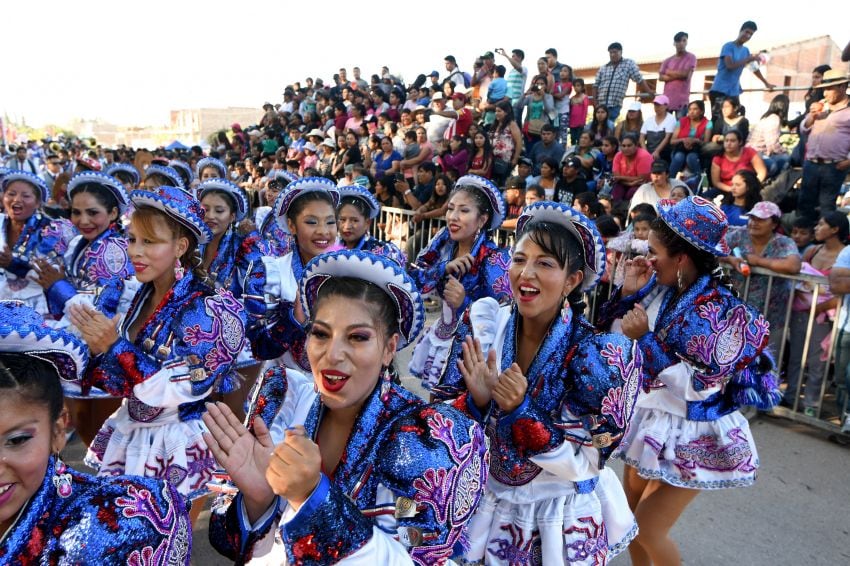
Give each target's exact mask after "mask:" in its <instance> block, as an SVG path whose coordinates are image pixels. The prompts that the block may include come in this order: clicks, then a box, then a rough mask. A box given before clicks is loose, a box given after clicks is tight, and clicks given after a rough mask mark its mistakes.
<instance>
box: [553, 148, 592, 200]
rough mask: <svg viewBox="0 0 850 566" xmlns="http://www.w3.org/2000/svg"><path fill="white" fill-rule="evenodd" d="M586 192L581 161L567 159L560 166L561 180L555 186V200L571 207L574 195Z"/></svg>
mask: <svg viewBox="0 0 850 566" xmlns="http://www.w3.org/2000/svg"><path fill="white" fill-rule="evenodd" d="M585 191H587V179H585V178H584V172H583V168H582V166H581V160H580V159H579V158H578V157H568V158H566V159H564V161H563V163H562V164H561V178H560V179H558V183H557V184H556V185H555V200H556V201H557V202H560V203H563V204H566V205H567V206H572V204H573V199H574V198H575V195H577V194H579V193H583V192H585Z"/></svg>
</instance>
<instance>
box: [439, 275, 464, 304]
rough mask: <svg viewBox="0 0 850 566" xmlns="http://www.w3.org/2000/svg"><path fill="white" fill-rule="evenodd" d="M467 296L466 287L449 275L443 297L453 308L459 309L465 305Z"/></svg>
mask: <svg viewBox="0 0 850 566" xmlns="http://www.w3.org/2000/svg"><path fill="white" fill-rule="evenodd" d="M465 298H466V289H464V288H463V285H461V283H460V281H458V280H457V279H456V278H454V277H452V276H451V275H449V277H448V279H447V281H446V285H445V287H444V288H443V299H444V300H445V301H446V303H448V305H449V306H450V307H452V309H453V310H455V311H457V310H458V309H459V308H460V307H461V306H462V305H463V300H464V299H465Z"/></svg>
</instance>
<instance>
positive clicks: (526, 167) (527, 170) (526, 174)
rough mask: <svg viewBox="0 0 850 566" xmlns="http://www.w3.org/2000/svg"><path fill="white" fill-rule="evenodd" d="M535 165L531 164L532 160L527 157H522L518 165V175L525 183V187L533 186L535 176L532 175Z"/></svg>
mask: <svg viewBox="0 0 850 566" xmlns="http://www.w3.org/2000/svg"><path fill="white" fill-rule="evenodd" d="M533 167H534V165H533V164H532V163H531V160H530V159H529V158H527V157H520V158H519V161H517V164H516V174H517V177H519V178H521V179H522V180H524V181H525V186H526V187H528V186H529V185H530V184H532V180H533V179H534V175H532V174H531V170H532V168H533Z"/></svg>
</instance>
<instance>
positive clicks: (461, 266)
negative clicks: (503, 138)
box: [409, 175, 511, 389]
mask: <svg viewBox="0 0 850 566" xmlns="http://www.w3.org/2000/svg"><path fill="white" fill-rule="evenodd" d="M504 218H505V201H504V200H503V199H502V194H501V192H500V191H499V189H498V187H496V185H494V184H493V183H492V182H491V181H489V180H488V179H485V178H483V177H479V176H477V175H465V176H463V177H461V178H460V179H458V180H457V183H455V187H454V189H452V192H451V195H450V196H449V204H448V212H447V213H446V221H447V223H448V225H447V226H446V227H445V228H443V229H441V230H440V231H439V232H437V234H436V235H435V236H434V237H433V238H432V239H431V241H430V242H429V243H428V247H427V248H426V249H424V250H422V251H421V252H420V253H419V256H418V257H417V258H416V262H415V263H414V264H413V265H412V266H411V268H410V274H411V276H412V277H413V278H414V280H416V283H417V284H418V285H419V290H420V292H421V293H422V294H423V295H425V294H428V293H431V292H432V291H434V290H436V291H437V293H439V295H440V297H442V299H443V307H442V312H441V315H440V318H439V319H438V320H437V321H436V322H435V323H434V324H432V325H431V327H430V328H428V330H427V332H426V333H425V335H424V336H423V337H422V340H421V341H420V342H419V343H418V344H417V345H416V349H415V350H414V352H413V356H412V357H411V359H410V366H409V369H410V372H411V373H412V374H413V375H414V376H416V377H418V378H420V379H421V380H422V386H423V387H424V388H425V389H431V387H432V386H433V385H434V384H435V383H436V382H437V380H438V378H439V377H440V374H441V373H442V371H443V368H444V366H445V364H446V361H447V356H448V352H449V348H450V346H451V341H452V337H453V336H452V329H454V327H455V326H457V321H458V318H459V316H460V314H461V313H463V312H464V311H465V310H466V308H467V307H468V306H469V304H470V303H472V302H473V301H476V300H478V299H481V298H484V297H493V298H494V299H496V300H497V301H498V302H499V303H505V302H507V301H509V300H510V298H511V287H510V284H509V283H508V274H507V269H508V263H509V255H508V251H507V250H505V249H502V248H500V247H499V246H497V245H496V243H495V242H494V241H493V240H492V238H491V237H490V235H491V233H492V231H493V230H496V229H497V228H498V227H499V226H501V224H502V220H503V219H504Z"/></svg>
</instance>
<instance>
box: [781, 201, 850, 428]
mask: <svg viewBox="0 0 850 566" xmlns="http://www.w3.org/2000/svg"><path fill="white" fill-rule="evenodd" d="M848 233H850V224H848V221H847V216H846V215H845V214H844V213H843V212H838V211H832V212H827V213H826V214H825V215H823V217H821V219H820V220H819V221H818V223H817V226H815V239H816V240H817V241H818V242H819V243H818V244H817V245H814V246H812V247H810V248H809V249H808V250H806V253H805V254H804V255H803V268H802V270H801V272H802V273H806V274H809V275H822V276H825V277H829V273H830V271H831V270H832V266H833V265H834V264H835V261H836V259H837V258H838V254H839V253H841V250H843V249H844V246H845V244H846V242H847V236H848ZM813 291H814V289H813V288H812V286H811V284H809V283H807V282H801V284H798V285H797V288H796V290H795V291H794V304H793V306H792V307H791V309H792V310H791V322H790V323H789V327H790V328H789V331H790V336H794V337H796V339H793V340H791V341H790V348H791V349H790V351H789V357H788V373H787V374H786V375H787V378H788V387H787V388H786V389H785V394H784V395H783V398H782V404H783V405H785V406H786V407H793V406H794V404H795V402H797V395H798V393H799V391H800V389H801V388H804V389H805V393H804V397H803V411H804V413H805V414H806V416H809V417H815V416H817V409H818V407H819V405H820V392H821V384H822V382H823V376H824V371H825V367H824V366H825V363H824V361H825V360H828V359H829V350H830V348H829V345H826V347H824V340H825V339H827V338H828V337H829V335H830V333H831V332H832V322H833V321H834V320H835V313H836V309H837V308H838V307H839V306H840V303H839V300H838V298H837V297H834V296H833V295H832V293H830V292H829V288H828V287H826V288H824V286H822V287H821V289H820V291H819V293H818V299H817V301H818V304H817V305H816V306H815V320H813V321H812V325H811V333H810V334H809V350H808V353H807V355H806V358H805V363H804V360H803V346H804V345H805V340H802V339H801V338H802V337H803V336H805V335H806V331H807V330H808V328H809V314H810V313H811V307H812V301H813V300H814V293H813ZM801 372H802V375H801ZM804 385H805V387H803V386H804Z"/></svg>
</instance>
